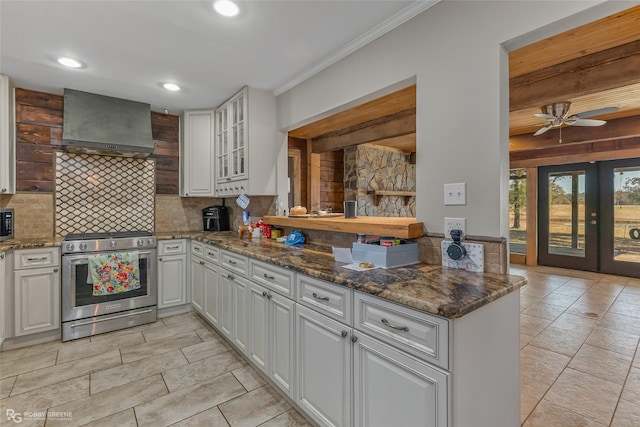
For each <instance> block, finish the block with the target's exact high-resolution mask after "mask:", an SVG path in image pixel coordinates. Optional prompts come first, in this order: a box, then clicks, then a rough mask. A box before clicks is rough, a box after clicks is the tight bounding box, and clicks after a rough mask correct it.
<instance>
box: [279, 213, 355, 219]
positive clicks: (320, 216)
mask: <svg viewBox="0 0 640 427" xmlns="http://www.w3.org/2000/svg"><path fill="white" fill-rule="evenodd" d="M339 216H344V214H343V213H328V214H326V215H318V214H304V215H289V218H337V217H339Z"/></svg>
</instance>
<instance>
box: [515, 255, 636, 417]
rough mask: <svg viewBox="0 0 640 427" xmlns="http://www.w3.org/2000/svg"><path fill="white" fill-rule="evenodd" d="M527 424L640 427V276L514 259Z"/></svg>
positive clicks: (522, 398)
mask: <svg viewBox="0 0 640 427" xmlns="http://www.w3.org/2000/svg"><path fill="white" fill-rule="evenodd" d="M510 273H512V274H519V275H523V276H526V277H527V279H528V284H527V285H525V286H524V287H523V288H522V289H521V291H520V348H521V350H520V385H521V396H520V418H521V422H522V426H523V427H556V426H558V427H565V426H567V427H574V426H585V427H601V426H611V427H640V348H639V347H638V342H639V341H640V279H629V278H626V277H619V276H608V275H603V274H596V273H589V272H581V271H574V270H564V269H558V268H549V267H536V268H529V267H524V266H518V265H513V266H512V267H511V270H510Z"/></svg>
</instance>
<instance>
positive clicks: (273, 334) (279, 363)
mask: <svg viewBox="0 0 640 427" xmlns="http://www.w3.org/2000/svg"><path fill="white" fill-rule="evenodd" d="M267 299H268V300H269V360H268V366H269V373H268V375H269V376H270V377H271V379H273V381H274V382H275V383H276V384H277V385H278V386H279V387H280V388H281V389H282V390H283V391H284V392H285V393H287V395H288V396H289V397H290V398H292V399H293V379H294V372H295V367H294V361H295V354H294V338H295V337H294V325H295V303H294V302H293V301H291V300H290V299H288V298H285V297H283V296H280V295H278V294H276V293H275V292H271V291H267Z"/></svg>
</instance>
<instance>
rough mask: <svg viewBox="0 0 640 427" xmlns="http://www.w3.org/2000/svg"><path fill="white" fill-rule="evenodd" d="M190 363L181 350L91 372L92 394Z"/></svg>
mask: <svg viewBox="0 0 640 427" xmlns="http://www.w3.org/2000/svg"><path fill="white" fill-rule="evenodd" d="M187 363H189V362H188V361H187V359H185V357H184V356H183V355H182V352H180V350H172V351H168V352H166V353H163V354H161V355H159V356H153V357H149V358H146V359H141V360H136V361H135V362H131V363H125V364H124V365H121V366H115V367H113V368H110V369H104V370H101V371H98V372H94V373H93V374H91V394H96V393H99V392H101V391H105V390H109V389H111V388H114V387H117V386H120V385H123V384H127V383H130V382H132V381H137V380H140V379H142V378H146V377H150V376H152V375H155V374H160V373H162V372H165V371H168V370H170V369H173V368H177V367H178V366H183V365H186V364H187Z"/></svg>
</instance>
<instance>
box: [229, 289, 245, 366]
mask: <svg viewBox="0 0 640 427" xmlns="http://www.w3.org/2000/svg"><path fill="white" fill-rule="evenodd" d="M234 284H235V286H234V289H233V316H234V317H233V333H232V334H231V335H232V340H233V343H234V344H235V345H236V347H238V349H239V350H240V351H242V352H243V353H245V354H246V353H247V343H248V337H247V332H248V331H247V320H248V316H249V313H248V311H247V299H248V298H249V282H248V281H247V280H244V279H242V278H239V277H236V278H235V281H234Z"/></svg>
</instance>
